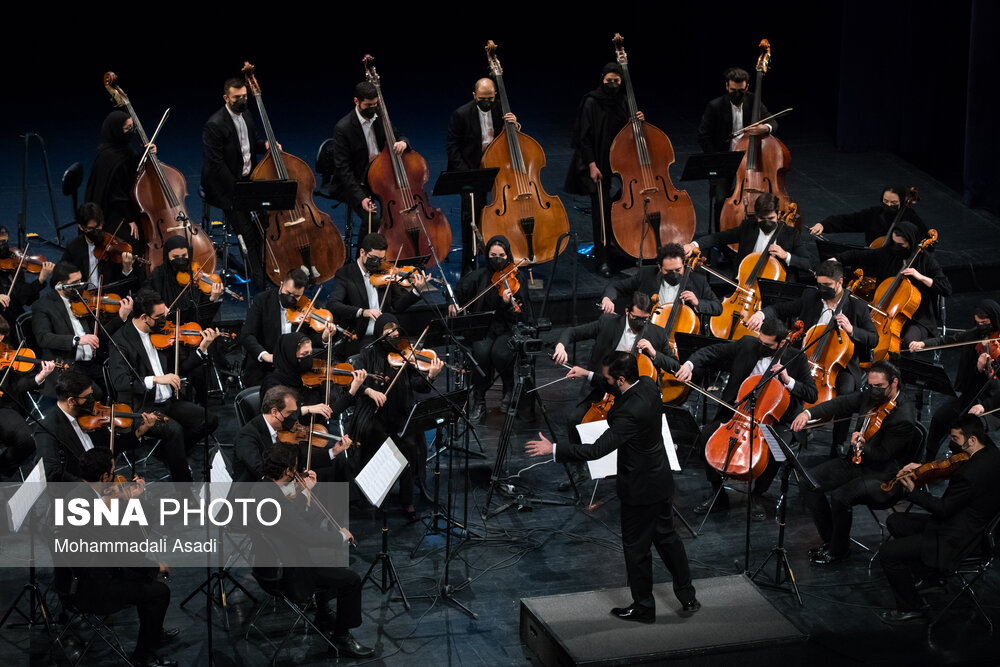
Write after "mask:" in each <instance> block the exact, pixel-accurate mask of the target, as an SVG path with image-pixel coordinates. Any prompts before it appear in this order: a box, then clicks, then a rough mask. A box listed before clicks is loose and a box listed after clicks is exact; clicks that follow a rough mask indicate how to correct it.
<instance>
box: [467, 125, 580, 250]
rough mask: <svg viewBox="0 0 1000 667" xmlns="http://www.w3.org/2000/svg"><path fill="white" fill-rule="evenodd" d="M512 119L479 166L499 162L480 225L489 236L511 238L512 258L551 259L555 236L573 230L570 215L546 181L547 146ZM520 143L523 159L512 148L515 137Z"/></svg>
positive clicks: (556, 238) (488, 147)
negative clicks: (514, 126)
mask: <svg viewBox="0 0 1000 667" xmlns="http://www.w3.org/2000/svg"><path fill="white" fill-rule="evenodd" d="M511 131H512V129H511V127H510V126H509V124H508V127H505V128H504V129H503V130H502V131H501V132H500V134H498V135H497V137H496V138H495V139H494V140H493V141H492V142H491V143H490V145H489V146H487V148H486V151H485V152H484V153H483V158H482V161H481V162H480V166H481V167H482V168H483V169H489V168H494V167H496V168H499V169H500V173H499V174H497V178H496V180H495V181H494V182H493V191H492V194H493V196H492V199H491V201H490V203H489V204H488V205H486V206H485V207H483V210H482V213H481V214H480V229H481V230H482V234H483V238H484V239H486V240H487V241H488V240H489V239H490V237H492V236H494V235H496V234H502V235H504V236H506V237H507V240H508V241H510V246H511V252H512V253H513V254H514V257H513V258H512V260H513V261H514V262H515V263H517V262H520V261H521V260H522V259H527V260H528V261H529V262H530V263H535V264H537V263H542V262H549V261H552V260H553V259H555V256H556V241H557V240H558V239H559V237H560V236H562V235H563V234H566V233H567V232H569V218H568V217H566V208H565V207H564V206H563V203H562V201H561V200H560V199H559V197H556V196H554V195H550V194H548V193H547V192H546V191H545V188H543V187H542V182H541V171H542V169H543V168H544V167H545V152H544V151H542V147H541V146H540V145H539V143H538V142H537V141H535V140H534V139H532V138H531V137H529V136H528V135H526V134H524V133H523V132H520V131H517V130H513V135H511V137H510V139H508V132H511ZM511 139H512V140H514V141H516V142H517V145H518V146H519V148H520V154H521V158H522V160H521V162H523V164H520V163H519V161H518V160H517V159H516V158H515V155H514V154H513V153H512V151H511V147H510V140H511Z"/></svg>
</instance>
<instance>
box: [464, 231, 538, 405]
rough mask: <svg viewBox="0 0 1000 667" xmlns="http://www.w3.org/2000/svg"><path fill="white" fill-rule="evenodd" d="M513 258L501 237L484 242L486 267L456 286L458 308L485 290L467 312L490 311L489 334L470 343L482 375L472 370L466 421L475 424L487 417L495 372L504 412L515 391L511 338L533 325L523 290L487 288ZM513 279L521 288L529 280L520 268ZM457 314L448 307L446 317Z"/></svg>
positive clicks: (506, 242)
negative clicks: (516, 330)
mask: <svg viewBox="0 0 1000 667" xmlns="http://www.w3.org/2000/svg"><path fill="white" fill-rule="evenodd" d="M513 256H514V254H513V253H512V252H511V249H510V242H509V241H508V240H507V238H506V237H505V236H501V235H497V236H494V237H492V238H491V239H490V240H489V241H487V242H486V261H487V265H486V266H485V267H482V268H479V269H476V270H475V271H473V272H472V273H467V274H465V275H464V276H462V278H461V280H459V281H458V283H457V284H456V285H455V298H456V299H457V300H458V301H459V303H460V304H461V305H465V304H466V303H468V302H470V301H472V299H474V298H475V297H476V296H477V295H478V294H480V293H481V292H483V291H484V290H486V291H485V294H483V296H482V297H481V298H479V299H478V300H476V301H475V302H474V303H473V304H472V306H471V307H470V308H469V309H468V311H467V312H473V313H483V312H490V311H492V312H493V320H492V322H491V323H490V328H489V331H488V332H487V333H486V335H485V336H484V337H483V338H480V339H478V340H476V341H473V343H472V353H473V354H474V355H475V358H476V363H477V364H479V368H480V369H481V370H482V373H480V372H479V371H477V370H473V371H472V386H473V392H472V402H471V405H470V407H469V419H471V420H472V421H474V422H476V421H482V419H483V418H484V417H485V416H486V390H487V389H489V388H490V386H492V384H493V373H494V372H496V373H497V374H498V375H499V376H500V380H501V382H502V386H503V391H502V399H501V401H500V410H501V411H503V412H506V411H507V408H508V407H509V406H510V400H511V392H512V391H513V388H514V357H515V355H514V350H513V349H512V348H511V345H510V337H511V335H512V334H513V331H514V325H515V324H517V323H519V322H526V323H533V322H534V315H533V313H532V310H531V299H528V298H526V288H524V287H522V288H520V289H519V290H518V293H517V294H513V293H511V291H510V289H509V288H508V287H507V286H506V285H505V284H504V283H501V284H499V285H498V286H497V287H496V288H492V289H487V288H489V286H490V283H492V282H493V276H494V275H495V274H496V273H497V272H499V271H502V270H504V269H506V268H508V267H509V266H510V264H511V261H512V258H513ZM515 278H516V280H517V281H518V283H519V284H520V285H527V284H528V283H527V279H528V277H527V276H526V275H525V272H524V271H522V270H520V269H518V270H517V271H516V273H515ZM501 292H502V294H501ZM515 306H516V307H517V308H518V309H520V312H517V310H516V309H515ZM457 313H458V309H457V308H456V307H455V306H454V305H451V306H449V307H448V315H449V316H451V317H454V316H455V315H456V314H457Z"/></svg>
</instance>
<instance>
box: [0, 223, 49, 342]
mask: <svg viewBox="0 0 1000 667" xmlns="http://www.w3.org/2000/svg"><path fill="white" fill-rule="evenodd" d="M55 268H56V265H55V264H54V263H53V262H50V261H48V260H46V259H45V257H43V256H42V255H25V254H24V253H23V252H22V251H20V250H18V249H16V248H11V247H10V232H8V231H7V228H6V227H4V226H2V225H0V314H2V315H3V316H4V317H6V318H7V320H8V321H9V322H14V321H16V320H17V318H18V317H19V316H20V315H21V313H23V312H24V309H25V308H26V307H28V306H30V305H31V304H33V303H35V302H36V301H38V297H40V296H41V294H42V290H44V289H45V287H46V285H47V282H48V279H49V276H51V275H52V271H53V269H55ZM32 273H33V274H35V275H36V276H37V278H36V279H35V280H32V281H30V282H29V281H28V274H32Z"/></svg>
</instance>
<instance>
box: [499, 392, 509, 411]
mask: <svg viewBox="0 0 1000 667" xmlns="http://www.w3.org/2000/svg"><path fill="white" fill-rule="evenodd" d="M510 399H511V392H509V391H505V392H504V393H503V398H501V399H500V412H503V413H506V412H507V410H509V409H510Z"/></svg>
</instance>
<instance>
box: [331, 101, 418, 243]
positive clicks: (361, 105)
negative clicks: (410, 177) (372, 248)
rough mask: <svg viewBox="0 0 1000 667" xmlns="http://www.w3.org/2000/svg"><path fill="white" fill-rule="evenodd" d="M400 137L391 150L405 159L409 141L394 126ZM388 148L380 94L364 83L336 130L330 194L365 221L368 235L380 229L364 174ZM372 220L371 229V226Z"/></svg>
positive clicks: (364, 224)
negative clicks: (369, 222) (380, 114)
mask: <svg viewBox="0 0 1000 667" xmlns="http://www.w3.org/2000/svg"><path fill="white" fill-rule="evenodd" d="M392 133H393V134H394V135H395V136H396V137H397V140H396V143H395V144H393V146H392V150H394V151H395V152H396V154H397V155H402V154H403V152H404V151H406V150H408V149H409V148H410V141H409V139H407V138H406V137H404V136H402V135H401V134H400V133H399V130H397V129H396V127H395V126H393V128H392ZM383 148H385V129H384V128H383V127H382V121H381V120H379V119H378V91H377V90H376V89H375V84H373V83H371V82H368V81H362V82H361V83H359V84H358V85H356V86H355V87H354V108H353V109H351V111H349V112H348V113H347V115H345V116H344V117H343V118H341V119H340V120H338V121H337V125H336V126H335V127H334V128H333V179H332V181H331V183H330V192H331V193H332V194H333V196H334V198H336V199H337V200H338V201H342V202H344V203H345V204H347V205H348V206H349V207H350V208H351V210H352V211H354V212H355V213H356V214H357V215H358V217H359V218H360V219H361V221H362V229H364V230H365V231H367V232H368V233H371V232H377V231H378V229H379V222H380V220H379V217H378V215H377V214H376V211H377V210H378V208H377V206H376V205H375V201H376V200H375V197H374V196H373V195H372V192H371V190H370V189H369V187H368V182H367V179H366V178H365V173H366V172H367V171H368V165H369V164H370V163H371V161H372V160H374V159H375V157H376V156H377V155H378V154H379V153H380V152H381V151H382V149H383ZM368 220H371V226H370V228H369V226H368Z"/></svg>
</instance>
